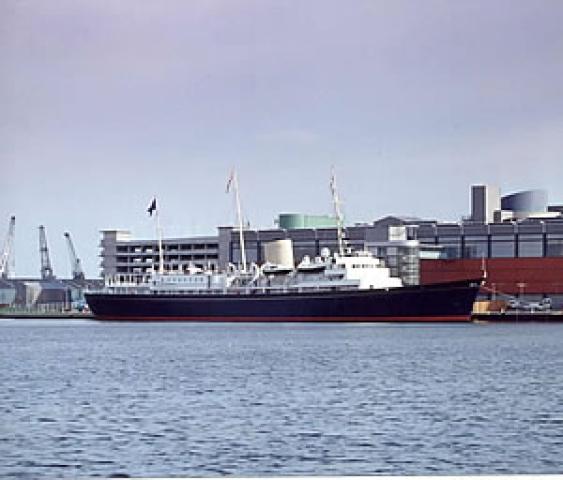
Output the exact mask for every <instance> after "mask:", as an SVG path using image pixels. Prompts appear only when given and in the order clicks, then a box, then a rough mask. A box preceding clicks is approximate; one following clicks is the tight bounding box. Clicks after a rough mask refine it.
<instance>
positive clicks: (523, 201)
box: [501, 190, 547, 213]
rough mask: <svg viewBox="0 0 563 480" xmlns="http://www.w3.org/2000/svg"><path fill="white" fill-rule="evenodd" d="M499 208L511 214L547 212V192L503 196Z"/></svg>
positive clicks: (528, 192)
mask: <svg viewBox="0 0 563 480" xmlns="http://www.w3.org/2000/svg"><path fill="white" fill-rule="evenodd" d="M501 208H502V209H503V210H512V211H513V212H526V213H528V212H529V213H532V212H533V213H537V212H545V211H546V210H547V192H546V191H545V190H525V191H523V192H517V193H513V194H511V195H505V196H504V197H502V199H501Z"/></svg>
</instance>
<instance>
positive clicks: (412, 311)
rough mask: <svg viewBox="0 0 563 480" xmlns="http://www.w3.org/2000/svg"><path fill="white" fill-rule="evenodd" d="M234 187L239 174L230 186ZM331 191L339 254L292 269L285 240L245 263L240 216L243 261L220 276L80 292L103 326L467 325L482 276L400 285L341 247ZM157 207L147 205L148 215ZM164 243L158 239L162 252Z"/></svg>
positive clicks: (132, 280)
mask: <svg viewBox="0 0 563 480" xmlns="http://www.w3.org/2000/svg"><path fill="white" fill-rule="evenodd" d="M233 181H234V186H235V189H238V182H237V181H236V176H233V175H231V179H230V180H229V182H230V183H233ZM331 190H332V193H333V202H334V207H335V214H336V215H335V216H336V219H337V236H338V237H337V241H338V251H335V252H331V251H330V250H329V249H328V248H323V249H321V252H320V255H318V256H315V257H314V258H311V257H309V256H307V255H306V256H304V257H303V258H302V259H301V261H300V262H299V263H298V264H297V265H295V263H294V261H293V249H292V245H291V240H290V239H282V240H276V241H273V242H271V243H270V244H268V245H266V248H265V257H266V261H265V262H264V263H263V264H262V265H257V264H256V263H250V264H247V262H246V258H245V249H244V236H243V226H242V220H241V218H242V217H241V215H240V203H239V200H238V190H237V191H236V200H237V209H238V214H239V215H238V216H239V232H240V245H241V257H242V261H241V262H240V264H238V265H235V264H232V263H230V264H228V265H227V267H226V268H225V269H224V270H223V271H214V270H211V269H204V268H201V267H197V266H193V265H188V266H187V268H185V269H183V270H180V271H178V270H176V271H164V268H163V262H162V251H160V259H161V261H160V263H159V268H158V270H155V271H152V272H150V273H149V274H148V275H146V276H143V277H138V276H137V277H133V276H131V275H119V274H118V275H115V276H112V277H108V278H106V279H105V285H104V288H102V289H101V290H98V291H90V292H86V293H85V298H86V302H87V304H88V306H89V308H90V310H91V312H92V313H93V315H94V318H96V319H98V320H104V321H155V322H156V321H192V322H325V323H331V322H469V321H471V312H472V309H473V303H474V301H475V298H476V296H477V293H478V291H479V288H480V286H481V283H482V282H481V279H480V278H476V279H468V280H463V281H454V282H446V283H436V284H430V285H408V286H405V285H403V283H402V281H401V279H400V278H398V277H394V276H392V275H391V273H390V269H389V268H388V267H387V266H386V265H385V263H384V261H383V260H382V259H380V258H377V257H375V256H374V255H373V254H372V253H371V252H370V251H367V250H359V251H353V250H352V249H350V248H349V247H348V246H347V244H346V238H345V233H344V228H343V226H342V216H341V213H340V209H339V200H338V195H337V193H336V183H335V179H334V174H333V177H332V179H331ZM155 205H156V203H155V201H153V203H152V204H151V207H149V213H152V210H154V209H155V208H156V207H155ZM157 231H159V232H160V228H157ZM161 245H162V241H161V239H160V238H159V248H160V249H161Z"/></svg>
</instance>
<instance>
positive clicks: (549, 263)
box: [420, 257, 563, 295]
mask: <svg viewBox="0 0 563 480" xmlns="http://www.w3.org/2000/svg"><path fill="white" fill-rule="evenodd" d="M483 264H484V265H485V269H486V271H487V275H486V282H485V287H487V288H488V289H494V290H496V291H498V292H502V293H508V294H513V295H514V294H518V293H523V294H527V293H528V294H556V293H563V257H549V258H488V259H485V261H484V262H483V260H481V259H456V260H421V261H420V283H421V284H423V285H424V284H428V283H437V282H444V281H450V280H462V279H465V278H478V277H479V276H480V275H481V274H482V267H483Z"/></svg>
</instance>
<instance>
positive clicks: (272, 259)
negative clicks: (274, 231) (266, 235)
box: [264, 238, 295, 268]
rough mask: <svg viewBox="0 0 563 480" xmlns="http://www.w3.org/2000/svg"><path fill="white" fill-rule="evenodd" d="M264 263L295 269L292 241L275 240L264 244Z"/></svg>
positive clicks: (285, 239)
mask: <svg viewBox="0 0 563 480" xmlns="http://www.w3.org/2000/svg"><path fill="white" fill-rule="evenodd" d="M264 261H265V262H267V263H273V264H274V265H280V266H282V267H289V268H293V267H294V266H295V264H294V262H293V243H292V241H291V239H289V238H284V239H283V240H275V241H273V242H268V243H265V244H264Z"/></svg>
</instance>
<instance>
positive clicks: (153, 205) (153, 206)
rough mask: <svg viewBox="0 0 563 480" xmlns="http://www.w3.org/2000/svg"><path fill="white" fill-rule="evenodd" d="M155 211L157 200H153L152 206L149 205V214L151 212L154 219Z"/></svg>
mask: <svg viewBox="0 0 563 480" xmlns="http://www.w3.org/2000/svg"><path fill="white" fill-rule="evenodd" d="M155 210H156V198H153V199H152V202H151V204H150V205H149V208H147V212H149V215H150V216H151V217H152V212H154V211H155Z"/></svg>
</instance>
